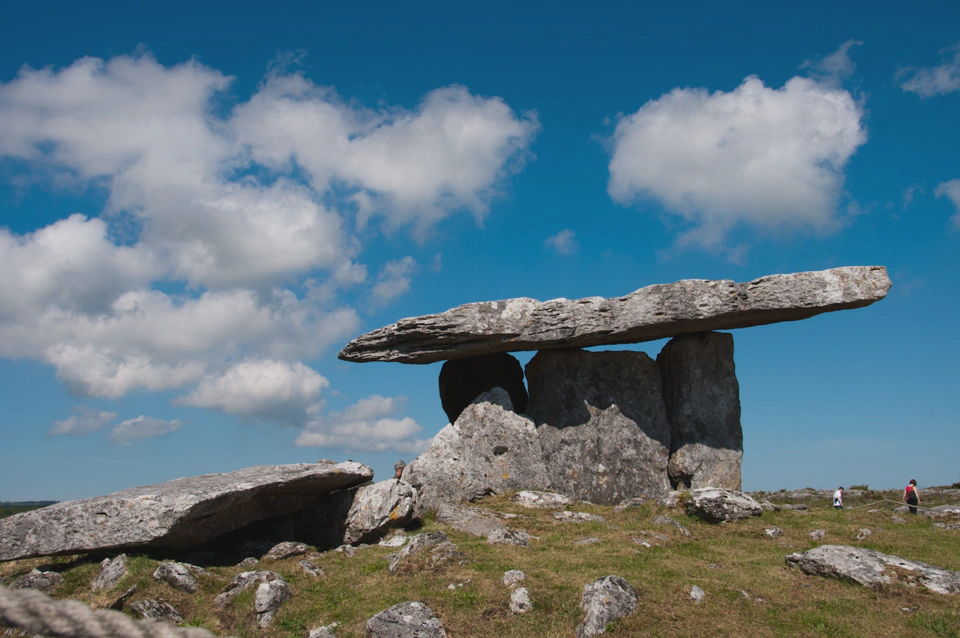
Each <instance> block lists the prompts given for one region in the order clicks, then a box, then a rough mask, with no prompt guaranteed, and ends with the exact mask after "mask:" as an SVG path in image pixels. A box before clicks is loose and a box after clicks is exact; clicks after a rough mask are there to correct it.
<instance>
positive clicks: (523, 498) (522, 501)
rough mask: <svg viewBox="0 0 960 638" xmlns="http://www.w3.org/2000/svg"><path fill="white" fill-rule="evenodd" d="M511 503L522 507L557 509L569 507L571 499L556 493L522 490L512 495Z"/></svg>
mask: <svg viewBox="0 0 960 638" xmlns="http://www.w3.org/2000/svg"><path fill="white" fill-rule="evenodd" d="M513 502H514V503H516V504H517V505H522V506H523V507H541V508H557V507H565V506H567V505H570V504H571V503H572V502H573V499H571V498H570V497H569V496H564V495H563V494H557V493H556V492H538V491H536V490H523V491H521V492H517V493H516V494H514V495H513Z"/></svg>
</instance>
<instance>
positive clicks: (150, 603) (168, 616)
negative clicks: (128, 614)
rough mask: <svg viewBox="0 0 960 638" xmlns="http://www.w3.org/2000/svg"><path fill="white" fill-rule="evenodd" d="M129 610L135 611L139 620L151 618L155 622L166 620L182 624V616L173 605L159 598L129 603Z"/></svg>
mask: <svg viewBox="0 0 960 638" xmlns="http://www.w3.org/2000/svg"><path fill="white" fill-rule="evenodd" d="M130 609H132V610H133V611H135V612H136V613H137V614H138V615H139V616H140V617H141V618H153V619H155V620H166V621H167V622H172V623H176V624H178V625H179V624H181V623H182V622H183V616H181V615H180V612H179V611H177V610H176V609H175V608H174V607H173V605H171V604H170V603H168V602H167V601H165V600H163V599H161V598H147V599H145V600H138V601H137V602H135V603H130Z"/></svg>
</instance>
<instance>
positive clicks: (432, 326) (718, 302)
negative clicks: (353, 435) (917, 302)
mask: <svg viewBox="0 0 960 638" xmlns="http://www.w3.org/2000/svg"><path fill="white" fill-rule="evenodd" d="M890 285H891V284H890V278H889V277H888V276H887V270H886V268H884V267H882V266H850V267H844V268H833V269H830V270H823V271H819V272H801V273H793V274H788V275H770V276H767V277H761V278H760V279H755V280H753V281H750V282H747V283H742V284H736V283H734V282H732V281H707V280H703V279H686V280H683V281H678V282H676V283H673V284H661V285H655V286H648V287H646V288H641V289H639V290H637V291H635V292H632V293H630V294H628V295H626V296H623V297H613V298H610V299H604V298H602V297H588V298H586V299H579V300H575V301H570V300H568V299H553V300H551V301H545V302H540V301H536V300H535V299H528V298H519V299H508V300H505V301H489V302H482V303H471V304H466V305H464V306H459V307H457V308H453V309H451V310H448V311H446V312H443V313H440V314H435V315H426V316H422V317H413V318H409V319H402V320H400V321H399V322H397V323H395V324H392V325H389V326H386V327H384V328H380V329H378V330H374V331H373V332H369V333H367V334H365V335H362V336H360V337H357V338H356V339H354V340H353V341H351V342H350V343H348V344H347V345H346V347H345V348H344V349H343V350H341V351H340V354H339V357H340V358H341V359H343V360H345V361H358V362H364V361H399V362H402V363H432V362H434V361H442V360H445V359H447V360H449V359H462V358H464V357H473V356H477V355H482V354H491V353H494V352H517V351H521V350H541V351H542V350H546V349H549V348H585V347H588V346H599V345H609V344H618V343H620V344H622V343H640V342H643V341H653V340H656V339H663V338H667V337H674V336H677V335H681V334H688V333H693V332H706V331H709V330H729V329H732V328H747V327H750V326H759V325H763V324H768V323H776V322H779V321H797V320H800V319H806V318H808V317H813V316H815V315H818V314H821V313H824V312H831V311H835V310H847V309H851V308H862V307H863V306H868V305H870V304H872V303H874V302H876V301H879V300H880V299H883V298H884V296H886V294H887V290H888V289H889V288H890Z"/></svg>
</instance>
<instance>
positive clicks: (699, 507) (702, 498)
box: [687, 487, 763, 523]
mask: <svg viewBox="0 0 960 638" xmlns="http://www.w3.org/2000/svg"><path fill="white" fill-rule="evenodd" d="M687 512H688V513H690V514H693V515H694V516H697V517H699V518H701V519H703V520H705V521H708V522H710V523H720V522H723V521H737V520H740V519H743V518H750V517H751V516H760V515H761V514H763V508H762V507H760V503H758V502H756V501H755V500H754V499H753V498H751V497H750V496H747V495H746V494H744V493H742V492H734V491H732V490H727V489H723V488H719V487H707V488H703V489H699V490H693V491H692V492H691V494H690V500H689V501H687Z"/></svg>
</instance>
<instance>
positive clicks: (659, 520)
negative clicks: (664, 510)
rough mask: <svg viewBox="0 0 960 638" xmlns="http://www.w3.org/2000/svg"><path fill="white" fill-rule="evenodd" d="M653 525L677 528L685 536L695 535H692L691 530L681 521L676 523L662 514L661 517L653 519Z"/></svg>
mask: <svg viewBox="0 0 960 638" xmlns="http://www.w3.org/2000/svg"><path fill="white" fill-rule="evenodd" d="M653 524H654V525H661V526H665V527H666V526H670V527H676V528H677V529H678V530H680V533H681V534H683V535H684V536H693V534H691V533H690V530H688V529H687V528H686V527H684V526H683V525H681V524H680V522H679V521H675V520H673V519H672V518H670V517H669V516H664V515H662V514H661V515H660V516H655V517H654V518H653Z"/></svg>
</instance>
